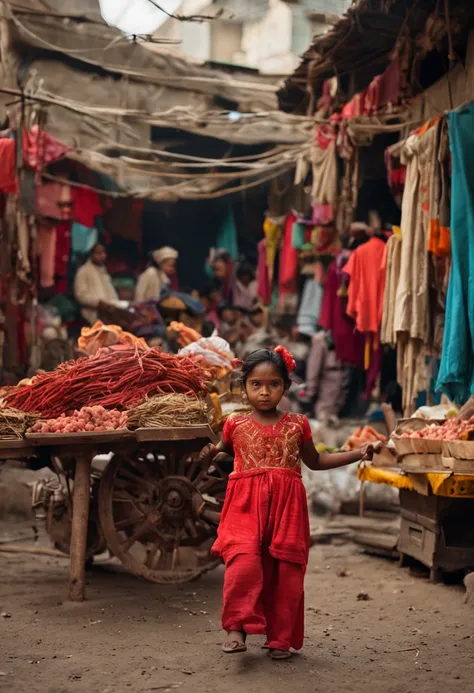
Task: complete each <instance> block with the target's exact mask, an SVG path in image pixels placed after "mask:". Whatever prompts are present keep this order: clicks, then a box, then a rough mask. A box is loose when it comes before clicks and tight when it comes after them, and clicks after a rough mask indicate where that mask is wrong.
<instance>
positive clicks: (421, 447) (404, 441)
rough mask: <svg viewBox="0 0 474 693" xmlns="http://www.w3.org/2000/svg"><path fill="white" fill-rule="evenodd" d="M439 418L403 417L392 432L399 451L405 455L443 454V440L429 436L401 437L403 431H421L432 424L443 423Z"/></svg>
mask: <svg viewBox="0 0 474 693" xmlns="http://www.w3.org/2000/svg"><path fill="white" fill-rule="evenodd" d="M442 423H444V422H443V421H440V420H437V419H421V418H413V419H402V420H401V421H399V423H398V425H397V427H396V429H395V431H394V432H393V434H392V440H393V443H394V445H395V449H396V451H397V453H398V454H399V455H401V456H403V455H413V454H415V455H417V454H419V455H441V452H442V441H440V440H432V439H429V438H400V436H401V435H402V434H403V433H412V432H413V433H414V432H416V431H421V430H422V429H423V428H426V426H430V425H432V424H436V425H439V424H442Z"/></svg>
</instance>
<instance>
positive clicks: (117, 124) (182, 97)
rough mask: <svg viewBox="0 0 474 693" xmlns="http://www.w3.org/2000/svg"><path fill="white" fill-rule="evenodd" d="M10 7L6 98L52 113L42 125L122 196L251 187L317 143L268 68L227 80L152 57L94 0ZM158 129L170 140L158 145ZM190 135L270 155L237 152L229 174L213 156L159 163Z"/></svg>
mask: <svg viewBox="0 0 474 693" xmlns="http://www.w3.org/2000/svg"><path fill="white" fill-rule="evenodd" d="M2 7H3V15H4V20H5V21H6V26H7V27H8V28H9V36H8V39H9V41H8V45H9V48H10V50H9V51H8V56H7V57H5V55H4V58H3V61H4V64H3V66H2V67H3V71H4V75H5V76H6V79H4V86H8V88H9V89H10V91H9V94H8V96H5V95H4V97H3V99H2V103H3V104H4V105H5V103H6V101H10V102H11V101H12V97H11V94H15V93H18V94H19V93H20V90H22V91H23V93H24V95H25V96H26V97H29V99H30V100H29V101H27V104H28V107H29V108H28V117H29V118H30V119H32V118H34V115H35V111H39V110H40V109H41V110H44V111H46V121H45V123H44V126H45V127H46V129H47V130H48V131H49V132H50V133H51V134H52V135H53V136H54V137H56V138H58V139H59V140H61V141H62V142H64V143H66V144H68V145H70V146H73V147H74V148H75V149H76V151H75V152H74V153H72V154H71V155H70V156H71V157H73V158H74V159H75V160H76V161H78V162H80V163H83V164H85V165H86V166H88V167H89V168H91V169H92V170H94V171H97V172H99V173H105V174H107V175H109V176H111V177H112V178H113V179H114V180H115V181H116V182H117V183H118V185H119V186H120V188H121V190H122V191H123V194H133V195H137V196H139V197H148V198H151V199H160V200H161V199H166V200H169V199H181V198H193V197H200V196H202V195H204V194H209V193H210V192H214V191H216V190H223V189H224V188H228V187H229V188H232V185H231V183H232V181H233V180H234V181H238V180H239V179H241V178H242V177H243V178H244V179H245V184H246V185H248V186H251V185H254V184H257V183H258V182H264V181H266V180H268V179H269V177H272V176H274V175H277V174H278V173H280V172H282V171H286V170H288V169H289V168H292V167H293V166H294V165H295V163H296V161H297V158H298V156H299V154H300V153H301V151H302V150H305V149H306V148H307V146H308V141H309V137H310V128H311V122H310V120H309V119H306V118H301V117H295V116H288V115H287V114H284V113H281V112H278V111H277V110H276V105H277V101H276V89H277V85H275V84H271V83H269V81H268V79H264V78H262V77H260V76H259V75H258V73H253V72H249V71H244V70H242V71H241V72H237V73H236V72H234V73H233V74H229V73H228V72H226V71H224V70H219V69H212V68H210V67H205V66H199V65H196V64H193V63H191V62H188V61H187V60H186V59H185V58H184V57H181V56H176V55H171V54H170V53H169V52H167V50H166V49H165V48H164V49H163V51H161V50H160V51H156V50H153V51H150V50H148V49H147V48H146V47H144V45H143V44H142V43H141V42H140V40H137V41H133V40H131V39H130V37H126V36H124V35H123V34H122V33H121V32H119V31H118V30H116V29H114V28H113V27H110V26H108V25H107V24H105V23H104V21H103V19H102V17H101V15H100V11H99V6H98V2H97V1H96V0H85V1H84V0H83V1H82V2H81V3H78V2H74V0H65V1H64V2H63V1H62V0H18V1H15V0H13V1H12V2H8V1H6V2H4V3H3V5H2ZM5 63H7V64H5ZM223 107H227V108H228V109H229V110H228V111H223V110H222V108H223ZM10 112H11V109H10ZM238 112H240V114H239V113H238ZM30 124H32V123H31V122H30ZM152 129H154V132H155V135H156V133H159V132H160V129H162V132H163V136H160V137H157V136H156V137H155V138H154V141H152ZM180 133H181V135H180ZM183 133H184V135H183ZM186 134H188V135H192V136H196V135H197V136H203V146H204V147H205V143H206V141H208V138H215V139H217V140H221V141H223V142H226V143H229V145H231V149H232V146H233V145H237V146H238V145H245V146H250V147H251V148H253V147H255V148H256V149H255V150H254V149H252V151H251V153H253V152H254V151H255V154H259V155H262V159H261V160H259V159H258V157H257V158H253V159H251V160H249V161H248V162H247V159H246V157H245V156H244V157H243V158H239V155H238V154H235V152H233V155H234V156H236V157H237V159H236V162H234V164H233V165H230V166H229V167H228V168H227V170H226V171H225V175H223V174H224V172H223V171H221V172H219V171H217V172H216V171H215V170H213V169H214V168H215V166H216V164H218V163H219V160H217V161H216V160H213V159H212V158H209V159H207V160H205V159H202V160H200V162H198V161H194V162H193V165H194V167H195V168H194V170H193V171H192V172H190V170H189V165H186V166H185V164H189V162H186V160H185V158H182V159H181V160H177V161H176V160H175V161H172V162H170V160H169V159H167V158H166V157H161V158H159V157H158V158H157V157H156V156H154V153H158V152H159V151H160V150H163V151H164V150H170V151H173V146H174V145H175V144H176V141H178V142H179V141H180V138H181V141H180V142H179V143H180V144H181V149H180V151H182V145H183V141H184V142H185V141H186V139H185V138H186ZM269 148H270V153H269V155H268V154H267V153H266V151H265V150H267V149H269ZM229 156H230V155H229ZM198 164H199V165H198ZM233 187H234V188H235V185H234V186H233Z"/></svg>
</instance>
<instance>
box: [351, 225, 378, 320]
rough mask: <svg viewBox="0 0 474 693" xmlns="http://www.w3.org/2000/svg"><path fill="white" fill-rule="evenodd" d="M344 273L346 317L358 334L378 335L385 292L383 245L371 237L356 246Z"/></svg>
mask: <svg viewBox="0 0 474 693" xmlns="http://www.w3.org/2000/svg"><path fill="white" fill-rule="evenodd" d="M344 272H345V273H346V274H348V275H349V277H350V282H349V290H348V304H347V314H348V315H349V316H350V317H351V318H353V319H354V321H355V323H356V328H357V330H358V331H359V332H372V333H378V331H379V329H380V325H381V322H382V312H383V301H384V291H385V273H386V272H385V243H384V242H383V241H382V240H381V239H380V238H375V237H374V238H371V239H370V240H369V241H367V243H364V245H361V246H359V248H357V249H356V250H354V252H353V253H352V255H351V256H350V258H349V260H348V262H347V264H346V265H345V266H344Z"/></svg>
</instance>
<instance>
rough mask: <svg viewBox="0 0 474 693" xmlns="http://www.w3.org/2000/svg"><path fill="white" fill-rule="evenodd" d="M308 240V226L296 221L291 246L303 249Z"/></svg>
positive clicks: (295, 248) (292, 230)
mask: <svg viewBox="0 0 474 693" xmlns="http://www.w3.org/2000/svg"><path fill="white" fill-rule="evenodd" d="M305 242H306V226H305V225H304V224H300V223H299V222H298V221H295V223H294V224H293V228H292V229H291V247H292V248H294V250H301V248H302V247H303V246H304V244H305Z"/></svg>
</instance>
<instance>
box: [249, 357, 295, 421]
mask: <svg viewBox="0 0 474 693" xmlns="http://www.w3.org/2000/svg"><path fill="white" fill-rule="evenodd" d="M245 393H246V395H247V397H248V400H249V402H250V404H251V405H252V407H253V408H254V409H256V410H257V411H266V412H268V411H272V409H276V408H277V406H278V405H279V404H280V401H281V399H282V397H283V395H284V394H285V383H284V381H283V378H282V375H281V373H280V371H279V369H278V368H277V366H275V364H274V363H272V362H271V361H265V362H263V363H259V364H258V366H255V368H254V369H253V370H252V372H251V373H250V375H249V376H248V378H247V381H246V383H245Z"/></svg>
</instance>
